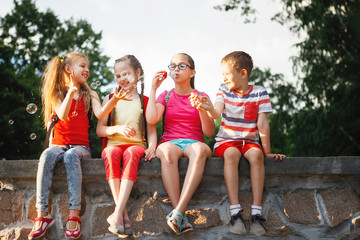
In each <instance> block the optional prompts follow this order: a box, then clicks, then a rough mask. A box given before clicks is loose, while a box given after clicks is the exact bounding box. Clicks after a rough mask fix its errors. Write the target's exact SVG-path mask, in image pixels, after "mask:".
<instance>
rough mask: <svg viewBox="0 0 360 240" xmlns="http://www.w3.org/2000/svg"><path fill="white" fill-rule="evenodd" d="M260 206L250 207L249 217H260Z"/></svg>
mask: <svg viewBox="0 0 360 240" xmlns="http://www.w3.org/2000/svg"><path fill="white" fill-rule="evenodd" d="M261 210H262V207H261V206H256V205H251V215H256V214H260V215H261Z"/></svg>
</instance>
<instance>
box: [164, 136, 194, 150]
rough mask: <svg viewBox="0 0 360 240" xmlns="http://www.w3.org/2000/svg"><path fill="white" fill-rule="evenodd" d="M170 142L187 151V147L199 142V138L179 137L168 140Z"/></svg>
mask: <svg viewBox="0 0 360 240" xmlns="http://www.w3.org/2000/svg"><path fill="white" fill-rule="evenodd" d="M168 142H169V143H173V144H175V145H176V146H178V147H179V148H181V150H182V151H185V148H187V147H188V146H190V145H191V144H193V143H197V142H199V141H198V140H193V139H188V138H179V139H175V140H171V141H168Z"/></svg>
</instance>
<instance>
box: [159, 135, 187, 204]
mask: <svg viewBox="0 0 360 240" xmlns="http://www.w3.org/2000/svg"><path fill="white" fill-rule="evenodd" d="M183 155H184V153H183V151H182V150H181V149H180V148H179V147H178V146H176V145H175V144H172V143H168V142H165V143H162V144H160V145H159V146H158V148H157V149H156V156H157V157H158V158H159V159H160V160H161V177H162V181H163V183H164V186H165V189H166V192H167V194H168V196H169V198H170V201H171V205H172V207H173V208H176V206H177V204H178V203H179V198H180V177H179V168H178V162H179V158H180V157H182V156H183Z"/></svg>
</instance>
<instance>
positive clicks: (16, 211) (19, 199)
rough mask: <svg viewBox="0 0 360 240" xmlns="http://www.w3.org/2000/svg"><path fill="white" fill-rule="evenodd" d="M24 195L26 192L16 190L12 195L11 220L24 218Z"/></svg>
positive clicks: (15, 220)
mask: <svg viewBox="0 0 360 240" xmlns="http://www.w3.org/2000/svg"><path fill="white" fill-rule="evenodd" d="M25 196H26V193H25V192H24V191H16V192H15V194H14V196H13V204H14V205H13V221H14V222H18V221H22V220H25V219H24V217H25V216H24V214H23V213H24V212H25V199H26V198H25Z"/></svg>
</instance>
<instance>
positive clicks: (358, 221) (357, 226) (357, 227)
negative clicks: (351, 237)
mask: <svg viewBox="0 0 360 240" xmlns="http://www.w3.org/2000/svg"><path fill="white" fill-rule="evenodd" d="M355 230H356V231H355V234H356V236H358V237H359V238H360V218H358V219H356V221H355Z"/></svg>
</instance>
